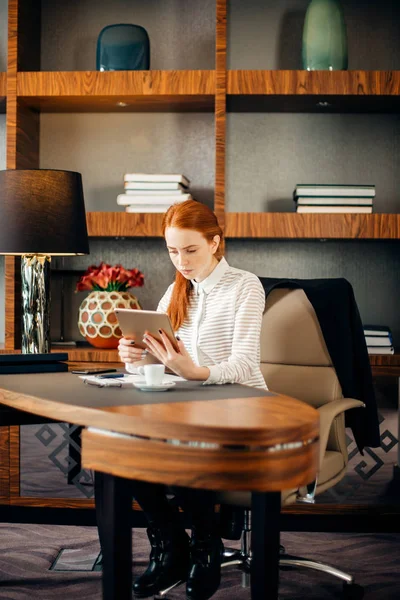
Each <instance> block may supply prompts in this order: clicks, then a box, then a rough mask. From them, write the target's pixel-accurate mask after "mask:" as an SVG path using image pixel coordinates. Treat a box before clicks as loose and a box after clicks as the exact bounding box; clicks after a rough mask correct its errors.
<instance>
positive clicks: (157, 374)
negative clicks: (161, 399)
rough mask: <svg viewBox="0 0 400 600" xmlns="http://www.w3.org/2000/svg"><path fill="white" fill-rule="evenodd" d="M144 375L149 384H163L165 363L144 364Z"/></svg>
mask: <svg viewBox="0 0 400 600" xmlns="http://www.w3.org/2000/svg"><path fill="white" fill-rule="evenodd" d="M143 371H144V377H145V379H146V384H147V385H161V384H162V382H163V379H164V373H165V366H164V365H144V367H143Z"/></svg>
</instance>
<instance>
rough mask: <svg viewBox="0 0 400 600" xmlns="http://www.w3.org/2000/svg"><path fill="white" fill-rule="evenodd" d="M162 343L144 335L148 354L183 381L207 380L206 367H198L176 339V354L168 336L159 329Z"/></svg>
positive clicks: (147, 334)
mask: <svg viewBox="0 0 400 600" xmlns="http://www.w3.org/2000/svg"><path fill="white" fill-rule="evenodd" d="M160 335H161V339H162V343H160V342H159V341H158V340H156V339H155V338H154V337H153V336H152V335H150V334H149V333H146V334H145V335H144V337H143V342H144V343H145V344H146V347H147V349H148V351H149V352H150V354H152V355H153V356H155V357H156V358H158V360H159V361H161V362H162V363H163V364H164V365H165V366H166V367H168V368H169V369H171V371H173V372H174V373H176V374H177V375H179V376H180V377H183V378H184V379H196V380H199V381H205V380H206V379H208V377H209V374H210V371H209V369H208V368H207V367H198V366H197V365H195V363H194V362H193V360H192V359H191V357H190V355H189V353H188V351H187V350H186V348H185V345H184V343H183V342H181V340H179V339H178V338H177V342H178V347H179V352H177V351H176V350H175V349H174V347H173V345H172V344H171V342H170V341H169V338H168V336H167V335H166V334H165V332H164V331H163V330H162V329H160Z"/></svg>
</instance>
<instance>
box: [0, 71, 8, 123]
mask: <svg viewBox="0 0 400 600" xmlns="http://www.w3.org/2000/svg"><path fill="white" fill-rule="evenodd" d="M6 95H7V73H0V114H5V112H6Z"/></svg>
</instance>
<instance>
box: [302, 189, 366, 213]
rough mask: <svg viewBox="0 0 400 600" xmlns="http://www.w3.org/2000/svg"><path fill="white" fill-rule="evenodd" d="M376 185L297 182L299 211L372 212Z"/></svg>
mask: <svg viewBox="0 0 400 600" xmlns="http://www.w3.org/2000/svg"><path fill="white" fill-rule="evenodd" d="M374 197H375V186H374V185H334V184H307V183H302V184H297V185H296V188H295V190H294V192H293V199H294V201H295V202H296V212H298V213H372V205H373V200H374Z"/></svg>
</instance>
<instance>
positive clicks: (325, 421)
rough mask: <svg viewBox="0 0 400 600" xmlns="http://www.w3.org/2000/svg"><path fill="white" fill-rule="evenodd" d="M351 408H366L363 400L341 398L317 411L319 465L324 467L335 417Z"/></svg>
mask: <svg viewBox="0 0 400 600" xmlns="http://www.w3.org/2000/svg"><path fill="white" fill-rule="evenodd" d="M349 408H365V404H364V403H363V402H361V400H354V398H341V399H340V400H335V401H333V402H327V403H326V404H323V405H322V406H320V407H319V408H318V409H317V410H318V413H319V464H320V466H321V465H322V459H323V457H324V455H325V452H326V446H327V444H328V437H329V432H330V430H331V426H332V423H333V420H334V419H335V417H337V416H338V415H340V414H341V413H342V412H344V411H346V410H349Z"/></svg>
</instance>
